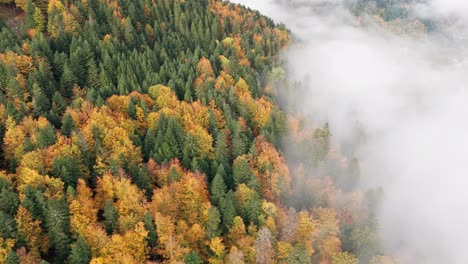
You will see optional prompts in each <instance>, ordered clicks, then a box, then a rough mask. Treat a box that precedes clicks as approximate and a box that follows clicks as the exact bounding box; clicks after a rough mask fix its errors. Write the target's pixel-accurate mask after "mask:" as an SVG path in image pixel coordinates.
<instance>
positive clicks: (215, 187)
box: [211, 165, 227, 206]
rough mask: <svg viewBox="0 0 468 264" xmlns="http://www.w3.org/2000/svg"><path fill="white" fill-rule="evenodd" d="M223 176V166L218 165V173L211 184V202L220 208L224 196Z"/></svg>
mask: <svg viewBox="0 0 468 264" xmlns="http://www.w3.org/2000/svg"><path fill="white" fill-rule="evenodd" d="M225 174H226V173H225V172H224V168H223V165H219V168H218V171H217V173H216V175H215V177H214V179H213V182H212V183H211V202H212V203H213V204H214V205H216V206H221V205H222V203H223V201H224V197H225V196H226V189H227V188H226V184H224V175H225Z"/></svg>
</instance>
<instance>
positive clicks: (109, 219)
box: [103, 201, 119, 235]
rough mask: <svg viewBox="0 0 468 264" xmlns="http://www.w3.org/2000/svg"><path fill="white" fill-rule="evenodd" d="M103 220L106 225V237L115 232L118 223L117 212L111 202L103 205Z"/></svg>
mask: <svg viewBox="0 0 468 264" xmlns="http://www.w3.org/2000/svg"><path fill="white" fill-rule="evenodd" d="M103 216H104V218H105V220H104V223H105V224H106V232H107V234H108V235H112V234H113V233H114V232H116V231H117V226H118V222H119V212H118V211H117V208H115V206H114V204H113V203H112V201H106V202H105V203H104V213H103Z"/></svg>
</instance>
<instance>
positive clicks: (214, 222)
mask: <svg viewBox="0 0 468 264" xmlns="http://www.w3.org/2000/svg"><path fill="white" fill-rule="evenodd" d="M220 224H221V214H220V212H219V210H218V208H216V207H215V206H212V207H210V209H208V223H207V227H206V236H207V237H208V239H212V238H214V237H217V236H220V235H221V229H220Z"/></svg>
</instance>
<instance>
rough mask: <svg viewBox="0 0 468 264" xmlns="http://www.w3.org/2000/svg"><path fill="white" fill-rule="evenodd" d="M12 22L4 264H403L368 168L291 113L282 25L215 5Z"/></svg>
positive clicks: (1, 83) (5, 29)
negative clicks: (390, 250)
mask: <svg viewBox="0 0 468 264" xmlns="http://www.w3.org/2000/svg"><path fill="white" fill-rule="evenodd" d="M5 4H8V5H5ZM11 8H16V9H15V12H14V14H13V13H12V12H1V11H3V10H6V11H10V10H13V9H11ZM5 13H6V14H7V15H5ZM11 16H13V17H11ZM0 19H1V22H0V94H1V96H0V137H1V139H2V140H1V147H0V151H1V152H0V154H1V162H0V263H145V262H151V261H153V262H156V263H158V262H163V263H181V262H185V263H256V262H258V263H333V264H348V263H357V262H358V260H360V261H363V262H370V263H375V264H377V263H392V261H393V260H392V259H391V258H390V257H385V256H384V255H385V252H384V251H383V248H382V247H381V246H380V241H379V237H378V235H377V228H378V223H377V220H376V217H375V211H376V209H377V204H378V201H379V200H380V196H381V192H380V191H379V190H378V189H376V190H371V191H365V190H362V189H360V188H359V178H360V164H359V160H358V159H357V158H356V157H355V156H354V153H352V152H347V151H345V150H342V149H341V148H340V146H339V145H337V144H336V142H335V141H334V140H333V137H334V135H333V132H332V131H331V129H330V127H329V124H328V123H326V122H323V123H319V124H312V123H309V122H308V121H307V118H306V117H305V116H304V115H303V113H301V112H300V111H296V110H297V109H296V110H293V108H292V107H291V108H290V107H285V106H284V105H283V104H280V103H279V102H280V101H281V100H282V98H281V95H282V94H284V93H289V92H292V91H293V90H294V85H291V84H290V83H289V82H288V79H287V77H286V72H285V70H284V66H285V62H284V61H283V59H282V57H281V54H282V53H281V52H282V51H285V50H286V49H287V48H288V47H289V46H290V45H291V44H292V37H291V32H289V31H288V29H286V27H285V26H284V25H279V24H275V23H274V22H273V20H271V19H269V18H267V17H265V16H263V15H261V14H260V13H259V12H256V11H253V10H250V9H247V8H245V7H241V6H239V5H235V4H232V3H229V2H225V1H217V0H209V1H208V0H202V1H200V0H185V1H182V0H176V1H173V0H161V1H150V0H136V1H121V0H111V1H101V0H86V1H84V0H83V1H82V0H69V1H62V0H15V1H0ZM18 32H19V33H18ZM305 154H307V155H305ZM304 156H305V157H307V159H306V160H304V159H303V157H304ZM296 157H297V158H296ZM311 174H314V175H313V177H311Z"/></svg>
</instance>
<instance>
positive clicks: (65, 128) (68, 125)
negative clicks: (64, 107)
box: [61, 114, 75, 137]
mask: <svg viewBox="0 0 468 264" xmlns="http://www.w3.org/2000/svg"><path fill="white" fill-rule="evenodd" d="M74 129H75V122H73V118H72V117H71V116H70V115H68V114H67V115H65V116H64V117H63V121H62V128H61V133H62V135H64V136H66V137H70V136H71V133H72V131H73V130H74Z"/></svg>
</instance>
